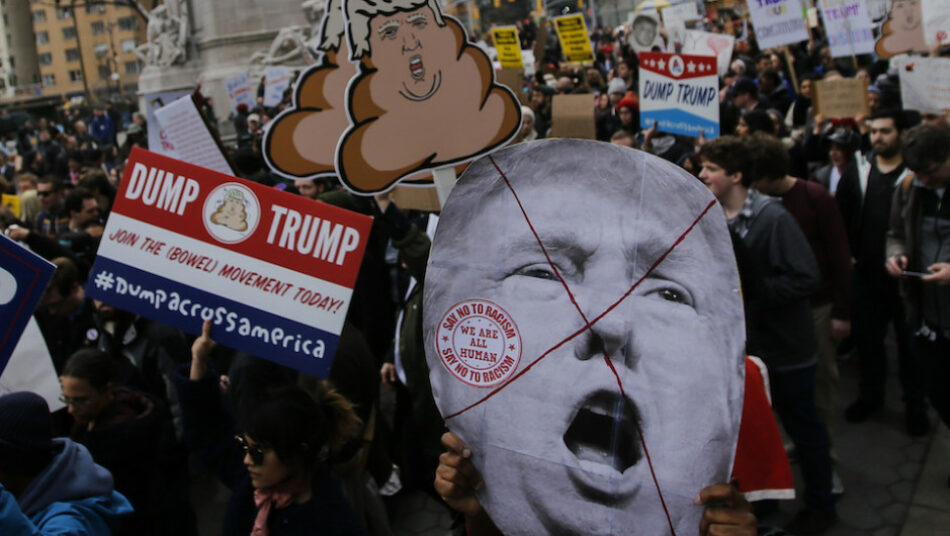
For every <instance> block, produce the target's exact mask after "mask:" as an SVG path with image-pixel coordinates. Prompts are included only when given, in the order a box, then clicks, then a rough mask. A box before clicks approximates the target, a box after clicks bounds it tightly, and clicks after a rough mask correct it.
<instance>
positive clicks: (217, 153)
mask: <svg viewBox="0 0 950 536" xmlns="http://www.w3.org/2000/svg"><path fill="white" fill-rule="evenodd" d="M155 120H156V124H158V125H159V126H160V127H161V129H162V132H163V135H164V136H165V139H166V140H169V141H171V143H172V145H173V146H174V147H175V158H177V159H178V160H183V161H185V162H188V163H189V164H194V165H196V166H201V167H203V168H207V169H213V170H214V171H217V172H218V173H224V174H226V175H232V174H234V171H233V170H232V169H231V164H229V163H228V160H227V158H225V157H224V153H222V152H221V146H220V145H218V142H217V140H215V138H214V135H213V134H212V133H211V130H210V129H209V128H208V125H207V124H205V122H204V119H203V118H202V116H201V112H199V111H198V107H197V106H195V101H194V100H193V99H192V98H191V95H190V94H189V95H185V96H184V97H181V98H180V99H178V100H176V101H174V102H172V103H169V104H166V105H165V106H163V107H161V108H160V109H158V110H155Z"/></svg>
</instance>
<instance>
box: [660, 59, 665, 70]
mask: <svg viewBox="0 0 950 536" xmlns="http://www.w3.org/2000/svg"><path fill="white" fill-rule="evenodd" d="M663 69H666V62H665V61H663V60H660V70H661V71H662V70H663Z"/></svg>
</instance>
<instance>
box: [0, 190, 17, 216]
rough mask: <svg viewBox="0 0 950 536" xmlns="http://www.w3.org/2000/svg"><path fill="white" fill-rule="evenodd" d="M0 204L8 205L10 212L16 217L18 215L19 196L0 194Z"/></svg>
mask: <svg viewBox="0 0 950 536" xmlns="http://www.w3.org/2000/svg"><path fill="white" fill-rule="evenodd" d="M0 206H3V207H10V212H13V215H14V216H16V217H17V218H19V217H20V196H18V195H13V194H2V195H0Z"/></svg>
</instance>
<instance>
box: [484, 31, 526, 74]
mask: <svg viewBox="0 0 950 536" xmlns="http://www.w3.org/2000/svg"><path fill="white" fill-rule="evenodd" d="M491 37H492V41H494V43H495V50H497V51H498V61H499V62H500V63H501V68H502V69H524V62H523V61H522V59H521V41H520V40H519V39H518V29H517V28H515V27H514V26H504V27H501V28H492V30H491Z"/></svg>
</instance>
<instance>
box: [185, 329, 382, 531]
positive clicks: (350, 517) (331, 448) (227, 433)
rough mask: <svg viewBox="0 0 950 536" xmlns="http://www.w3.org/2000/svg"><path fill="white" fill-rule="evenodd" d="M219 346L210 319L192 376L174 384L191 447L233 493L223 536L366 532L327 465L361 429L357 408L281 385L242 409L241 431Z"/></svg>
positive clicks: (327, 393)
mask: <svg viewBox="0 0 950 536" xmlns="http://www.w3.org/2000/svg"><path fill="white" fill-rule="evenodd" d="M214 347H215V343H214V341H213V340H212V339H211V322H210V321H206V322H205V323H204V325H203V327H202V334H201V336H200V337H198V338H197V339H196V340H195V342H194V344H193V345H192V348H191V354H192V360H191V365H190V370H189V371H188V376H187V378H186V377H185V376H184V375H183V374H179V375H176V376H175V378H174V379H175V387H176V389H177V390H178V395H179V400H180V402H181V407H182V423H183V425H184V430H185V438H186V441H187V442H188V446H189V447H190V448H192V449H195V450H196V451H197V452H198V454H199V455H200V456H201V458H202V459H203V460H204V462H205V463H206V464H207V465H208V467H209V468H210V469H211V470H213V471H214V472H215V473H216V474H217V476H218V477H219V478H220V479H221V480H222V482H223V483H224V484H225V485H226V486H228V487H229V488H230V489H231V490H232V494H231V500H230V503H229V505H228V509H227V512H226V514H225V519H224V521H223V531H222V534H234V535H242V536H246V535H248V534H251V535H253V536H267V535H272V536H280V535H283V534H305V533H314V534H316V533H319V534H321V535H354V534H365V531H364V529H363V527H362V526H361V524H360V522H359V521H358V519H357V517H356V514H355V513H354V512H353V509H352V508H351V507H350V505H349V504H348V503H347V501H346V499H345V498H344V496H343V493H342V492H341V491H340V487H339V485H338V484H337V482H336V481H335V480H334V479H333V477H332V476H331V475H330V472H329V466H328V465H327V461H328V460H329V459H333V458H335V455H336V454H337V453H338V451H339V449H341V448H342V447H343V446H344V445H346V444H347V443H348V442H349V441H350V440H351V439H352V438H354V437H355V436H356V435H357V433H358V431H359V429H360V420H359V418H358V417H357V416H356V414H355V413H354V412H353V406H352V404H351V403H350V402H349V401H347V400H346V399H345V398H344V397H343V396H342V395H340V394H339V393H337V392H336V391H335V390H333V389H331V388H328V387H325V386H320V387H319V388H318V389H317V392H316V394H315V395H311V394H310V393H308V392H307V391H304V390H302V389H300V388H298V387H296V386H281V387H276V388H273V389H270V390H267V391H265V392H264V393H262V394H260V395H258V396H255V397H254V398H253V399H252V400H248V401H244V403H243V404H241V407H242V408H244V409H243V410H242V412H241V413H242V414H241V415H240V416H239V422H240V425H241V427H240V430H241V431H240V432H238V433H236V431H237V430H238V428H237V424H236V423H235V419H234V416H233V414H232V412H231V411H230V408H229V407H227V406H226V403H225V397H224V396H222V393H221V390H220V387H219V376H218V374H217V373H216V372H214V370H213V368H212V366H211V364H210V355H211V352H212V350H213V349H214ZM182 372H184V370H182Z"/></svg>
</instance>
